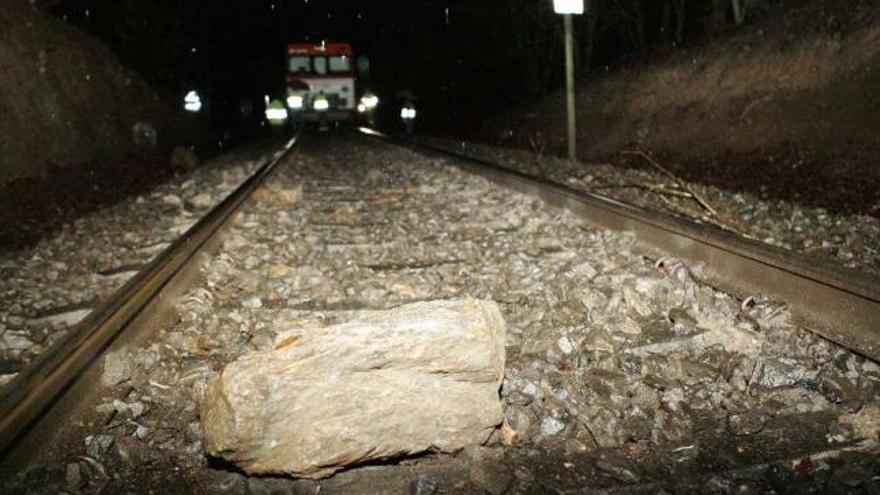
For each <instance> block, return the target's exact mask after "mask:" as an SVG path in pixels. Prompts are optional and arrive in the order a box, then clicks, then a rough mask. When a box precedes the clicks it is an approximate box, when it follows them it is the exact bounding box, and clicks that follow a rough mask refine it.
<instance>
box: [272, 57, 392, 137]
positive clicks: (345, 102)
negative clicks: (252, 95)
mask: <svg viewBox="0 0 880 495" xmlns="http://www.w3.org/2000/svg"><path fill="white" fill-rule="evenodd" d="M368 70H369V62H368V61H367V59H366V58H365V57H360V58H356V56H355V53H354V50H353V49H352V46H351V45H350V44H349V43H342V42H329V41H325V42H321V43H317V44H316V43H292V44H290V45H288V46H287V71H286V72H287V76H286V77H287V95H286V99H285V104H286V107H287V108H286V110H287V114H288V116H289V119H290V120H291V121H293V122H321V123H332V122H344V121H354V120H357V119H359V118H360V119H363V120H366V121H371V120H372V116H373V114H374V113H375V110H376V108H377V106H378V105H379V98H378V97H377V96H376V95H375V94H374V93H372V92H371V91H369V90H368V89H366V88H363V87H359V80H361V79H363V78H365V77H366V74H367V73H368Z"/></svg>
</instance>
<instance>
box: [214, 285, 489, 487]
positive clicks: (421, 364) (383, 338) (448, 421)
mask: <svg viewBox="0 0 880 495" xmlns="http://www.w3.org/2000/svg"><path fill="white" fill-rule="evenodd" d="M504 333H505V323H504V319H503V317H502V315H501V312H500V311H499V309H498V306H497V305H496V304H495V303H493V302H483V301H475V300H464V301H438V302H429V303H417V304H411V305H407V306H402V307H400V308H397V309H394V310H391V311H377V312H372V313H370V314H367V315H364V316H362V317H361V319H359V320H356V321H352V322H349V323H345V324H342V325H336V326H331V327H326V328H323V329H311V330H304V331H303V332H302V333H301V334H299V335H295V334H292V335H291V336H289V337H288V338H286V339H285V340H284V341H282V342H279V344H278V345H277V347H276V348H275V349H273V350H271V351H267V352H258V353H253V354H250V355H246V356H244V357H243V358H241V359H239V360H238V361H236V362H233V363H231V364H230V365H228V366H227V367H226V369H225V370H224V371H223V373H222V374H221V376H220V377H219V378H218V379H216V380H215V381H213V382H212V383H211V385H210V387H209V389H208V391H207V393H206V394H205V398H204V401H203V403H202V410H201V418H202V429H203V433H204V441H205V450H206V452H208V453H209V454H211V455H213V456H218V457H223V458H225V459H227V460H229V461H231V462H233V463H235V464H236V465H238V466H239V467H240V468H242V469H243V470H244V471H246V472H248V473H252V474H257V473H262V474H268V473H286V474H290V475H294V476H297V477H303V478H321V477H325V476H329V475H331V474H333V473H334V472H336V471H338V470H340V469H342V468H344V467H346V466H349V465H353V464H358V463H363V462H368V461H373V460H381V459H388V458H394V457H397V456H400V455H411V454H415V453H419V452H425V451H439V452H455V451H458V450H460V449H462V448H463V447H465V446H467V445H472V444H481V443H485V441H486V440H487V439H488V438H489V436H490V434H491V433H492V432H493V431H494V430H495V428H496V427H497V426H498V425H499V424H501V422H502V420H503V414H502V406H501V401H500V399H499V396H498V390H499V387H500V385H501V380H502V377H503V376H504V358H505V356H504Z"/></svg>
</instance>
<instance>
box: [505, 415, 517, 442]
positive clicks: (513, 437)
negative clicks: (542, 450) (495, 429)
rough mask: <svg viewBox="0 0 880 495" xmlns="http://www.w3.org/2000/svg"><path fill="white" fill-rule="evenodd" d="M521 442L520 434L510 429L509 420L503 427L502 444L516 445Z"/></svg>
mask: <svg viewBox="0 0 880 495" xmlns="http://www.w3.org/2000/svg"><path fill="white" fill-rule="evenodd" d="M518 441H519V434H518V433H517V432H516V430H514V429H513V428H511V427H510V425H509V424H508V423H507V420H505V421H504V423H503V424H502V425H501V443H502V444H504V445H508V446H509V445H516V443H517V442H518Z"/></svg>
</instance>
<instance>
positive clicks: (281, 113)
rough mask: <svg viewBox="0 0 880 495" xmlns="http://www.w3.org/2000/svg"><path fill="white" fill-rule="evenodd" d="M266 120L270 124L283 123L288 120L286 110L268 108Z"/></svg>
mask: <svg viewBox="0 0 880 495" xmlns="http://www.w3.org/2000/svg"><path fill="white" fill-rule="evenodd" d="M266 120H268V121H269V122H283V121H285V120H287V109H286V108H267V109H266Z"/></svg>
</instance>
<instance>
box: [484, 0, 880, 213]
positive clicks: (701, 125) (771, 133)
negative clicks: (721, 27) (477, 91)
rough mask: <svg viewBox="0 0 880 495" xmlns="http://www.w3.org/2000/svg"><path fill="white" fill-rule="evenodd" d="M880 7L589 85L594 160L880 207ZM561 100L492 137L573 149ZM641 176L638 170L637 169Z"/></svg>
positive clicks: (798, 16) (517, 118) (808, 11)
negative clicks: (631, 155)
mask: <svg viewBox="0 0 880 495" xmlns="http://www.w3.org/2000/svg"><path fill="white" fill-rule="evenodd" d="M878 20H880V2H877V1H874V0H870V1H868V0H865V1H859V0H857V1H853V2H837V1H831V0H815V1H807V2H800V3H798V4H795V5H792V6H790V7H789V8H787V9H785V10H783V11H782V12H780V13H779V14H778V15H776V16H774V17H772V18H767V19H764V20H763V21H761V22H758V23H756V24H754V25H752V26H750V27H747V28H745V29H744V30H742V31H739V32H736V33H733V34H732V35H731V36H729V37H726V38H725V39H720V40H716V41H714V42H712V43H710V44H709V45H707V46H702V47H694V48H689V49H684V50H680V51H676V52H674V53H672V54H671V55H669V56H666V57H665V58H664V59H662V60H660V61H657V62H653V63H645V64H643V65H641V66H639V67H635V68H633V67H626V68H620V69H618V70H616V71H612V72H611V73H609V74H607V75H604V76H601V77H598V78H594V79H593V80H590V81H585V82H584V83H583V84H582V85H581V87H580V88H579V90H580V95H581V96H580V98H579V100H578V113H579V123H580V125H581V127H580V129H579V131H580V134H579V141H580V142H579V144H580V152H581V158H582V159H584V160H593V161H595V160H602V161H605V160H609V161H612V162H613V163H620V164H623V165H629V164H631V163H628V162H627V160H626V159H623V158H621V157H620V156H619V154H618V153H619V152H620V151H621V150H626V149H642V150H649V151H652V152H656V153H659V154H660V156H662V157H663V159H664V161H665V162H666V163H667V164H668V165H669V166H672V167H673V168H675V169H676V170H677V172H678V173H680V174H681V175H683V176H685V177H686V178H688V179H691V180H695V181H703V182H708V183H712V184H715V185H718V186H721V187H725V188H730V189H738V190H750V191H753V192H757V193H759V194H761V195H764V196H769V197H777V198H782V199H788V200H793V201H797V202H803V203H810V204H816V205H820V206H825V207H828V208H830V209H835V210H846V211H856V212H868V211H870V210H871V209H872V208H874V207H875V205H877V203H878V201H880V166H878V165H880V159H878V157H880V132H878V129H880V21H878ZM563 98H564V96H563V95H562V94H557V95H554V96H551V97H549V98H547V99H545V100H544V101H541V102H538V103H536V104H534V105H533V106H531V107H530V108H523V109H518V110H516V111H514V112H512V114H508V115H504V116H501V117H499V118H496V119H493V120H491V121H489V122H488V123H487V124H486V126H485V127H484V131H485V134H484V136H489V137H490V139H492V140H497V139H502V140H506V141H507V142H508V143H510V144H514V145H518V146H521V147H525V148H530V147H536V148H539V147H540V146H544V145H546V146H547V148H548V149H549V150H554V151H561V150H563V149H564V141H563V140H564V136H565V132H564V129H563V126H564V123H565V107H564V101H563ZM629 161H630V162H631V161H632V159H629Z"/></svg>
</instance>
